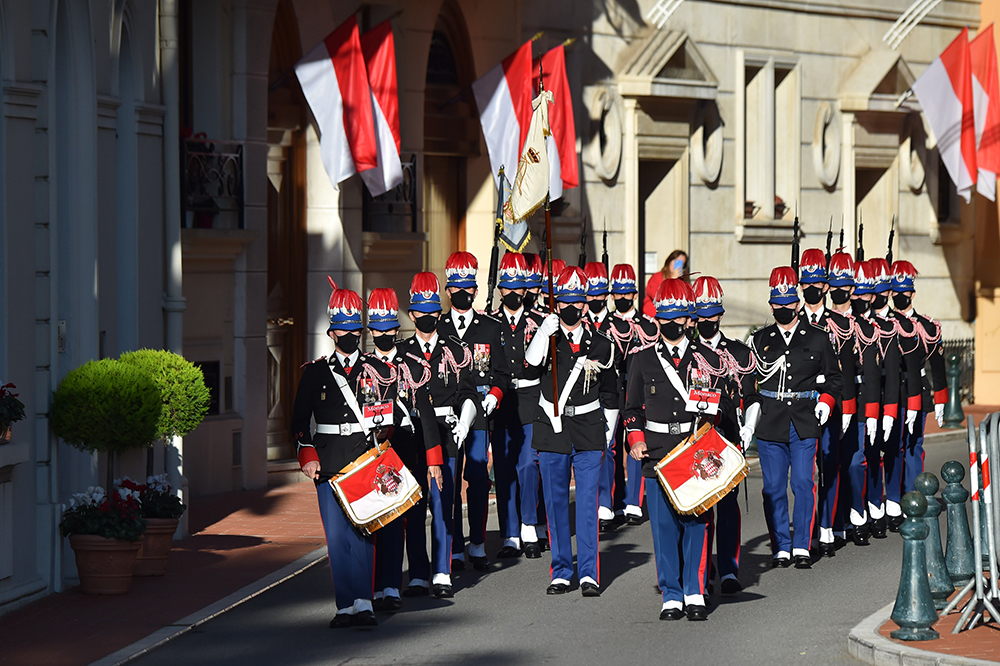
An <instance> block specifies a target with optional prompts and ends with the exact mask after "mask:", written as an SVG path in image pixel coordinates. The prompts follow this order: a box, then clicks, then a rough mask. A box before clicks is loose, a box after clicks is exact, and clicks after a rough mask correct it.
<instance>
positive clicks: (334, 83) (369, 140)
mask: <svg viewBox="0 0 1000 666" xmlns="http://www.w3.org/2000/svg"><path fill="white" fill-rule="evenodd" d="M295 75H296V76H297V77H298V79H299V84H300V85H301V86H302V94H303V95H305V98H306V101H307V102H308V103H309V108H310V109H312V112H313V116H314V117H315V118H316V124H317V125H319V131H320V135H321V136H320V140H319V149H320V150H319V152H320V156H321V157H322V159H323V166H324V167H326V173H327V175H328V176H329V177H330V182H331V183H333V186H334V188H336V187H337V186H338V185H339V184H340V183H341V182H343V181H344V180H347V179H348V178H350V177H351V176H353V175H354V174H356V173H362V172H364V171H367V170H368V169H374V168H375V166H376V165H377V164H378V144H377V142H376V140H375V124H374V121H373V118H372V97H371V88H370V87H369V86H368V72H367V71H366V70H365V58H364V55H363V54H362V52H361V40H360V39H359V38H358V21H357V19H356V18H355V17H353V16H352V17H351V18H349V19H347V20H346V21H344V23H342V24H341V25H340V27H338V28H337V29H336V30H334V31H333V32H331V33H330V34H329V35H327V37H326V39H324V40H323V41H322V42H320V43H319V44H318V45H317V46H316V48H314V49H313V50H312V51H310V52H309V54H308V55H307V56H306V57H304V58H303V59H302V60H300V61H299V62H298V63H296V65H295Z"/></svg>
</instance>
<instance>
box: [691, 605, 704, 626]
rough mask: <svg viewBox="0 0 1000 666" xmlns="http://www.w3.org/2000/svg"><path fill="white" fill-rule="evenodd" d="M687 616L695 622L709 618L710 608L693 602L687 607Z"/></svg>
mask: <svg viewBox="0 0 1000 666" xmlns="http://www.w3.org/2000/svg"><path fill="white" fill-rule="evenodd" d="M687 616H688V619H689V620H692V621H694V622H699V621H701V620H707V619H708V608H707V607H706V606H703V605H700V604H692V605H690V606H688V607H687Z"/></svg>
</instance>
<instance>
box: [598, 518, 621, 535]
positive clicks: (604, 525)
mask: <svg viewBox="0 0 1000 666" xmlns="http://www.w3.org/2000/svg"><path fill="white" fill-rule="evenodd" d="M597 523H598V527H599V528H600V530H601V531H602V532H610V531H611V530H613V529H615V527H617V526H616V525H615V521H614V518H612V519H610V520H604V519H601V520H599V521H597Z"/></svg>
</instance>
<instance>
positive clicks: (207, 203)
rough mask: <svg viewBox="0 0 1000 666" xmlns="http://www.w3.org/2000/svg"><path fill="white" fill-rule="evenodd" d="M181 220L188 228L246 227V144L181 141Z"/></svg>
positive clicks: (196, 139)
mask: <svg viewBox="0 0 1000 666" xmlns="http://www.w3.org/2000/svg"><path fill="white" fill-rule="evenodd" d="M181 169H182V173H181V178H182V185H181V187H182V188H183V190H184V191H183V193H182V196H181V220H183V222H182V224H183V225H184V227H185V228H187V229H242V228H243V184H244V183H243V143H242V142H240V141H219V140H215V139H208V138H206V137H204V136H194V137H191V138H189V139H184V140H183V141H182V142H181Z"/></svg>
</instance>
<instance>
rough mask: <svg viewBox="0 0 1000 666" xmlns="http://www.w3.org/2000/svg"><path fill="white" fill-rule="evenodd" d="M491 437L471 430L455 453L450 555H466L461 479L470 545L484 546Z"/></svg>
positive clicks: (488, 496)
mask: <svg viewBox="0 0 1000 666" xmlns="http://www.w3.org/2000/svg"><path fill="white" fill-rule="evenodd" d="M489 446H490V438H489V436H488V435H487V433H486V431H485V430H470V431H469V436H468V437H466V438H465V446H463V447H462V450H461V451H459V452H458V468H457V472H456V474H455V476H456V482H455V534H454V541H453V542H452V552H453V553H455V554H456V555H457V554H459V553H463V552H465V530H464V526H463V525H462V478H463V476H464V478H465V480H466V481H468V482H469V487H468V488H466V490H465V499H466V502H467V504H468V509H469V542H470V543H478V544H482V543H486V515H487V514H486V512H487V509H488V508H489V498H490V473H489V455H488V453H487V451H488V449H489Z"/></svg>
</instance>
